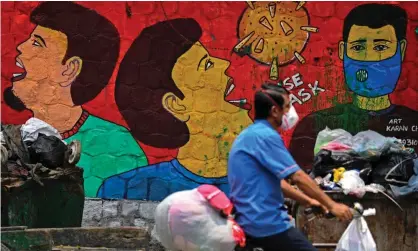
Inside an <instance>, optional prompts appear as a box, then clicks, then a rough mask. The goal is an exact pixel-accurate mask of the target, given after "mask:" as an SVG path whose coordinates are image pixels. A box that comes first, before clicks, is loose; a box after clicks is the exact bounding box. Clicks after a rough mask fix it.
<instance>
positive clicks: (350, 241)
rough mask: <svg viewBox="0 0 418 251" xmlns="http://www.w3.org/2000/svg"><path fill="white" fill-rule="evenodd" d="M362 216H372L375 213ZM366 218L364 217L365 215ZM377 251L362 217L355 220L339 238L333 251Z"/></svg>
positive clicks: (370, 212)
mask: <svg viewBox="0 0 418 251" xmlns="http://www.w3.org/2000/svg"><path fill="white" fill-rule="evenodd" d="M366 211H367V210H366ZM366 211H365V212H364V214H367V215H374V214H375V213H376V212H375V211H367V212H366ZM365 216H366V215H365ZM354 250H355V251H377V249H376V242H375V241H374V239H373V236H372V234H371V232H370V230H369V227H368V225H367V222H366V220H365V219H364V217H360V218H355V219H353V220H352V221H351V223H350V225H348V227H347V229H346V230H345V232H344V233H343V235H342V236H341V239H340V240H339V242H338V244H337V249H336V250H335V251H354Z"/></svg>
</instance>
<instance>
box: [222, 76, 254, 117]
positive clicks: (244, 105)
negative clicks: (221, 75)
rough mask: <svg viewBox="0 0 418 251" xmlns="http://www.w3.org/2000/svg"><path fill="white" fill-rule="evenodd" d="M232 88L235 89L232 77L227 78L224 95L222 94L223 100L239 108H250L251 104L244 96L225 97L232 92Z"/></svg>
mask: <svg viewBox="0 0 418 251" xmlns="http://www.w3.org/2000/svg"><path fill="white" fill-rule="evenodd" d="M234 89H235V84H234V79H232V78H229V80H228V83H227V85H226V88H225V95H224V98H225V101H227V102H228V103H230V104H232V105H235V106H237V107H239V108H242V109H244V110H251V105H250V104H249V103H247V99H246V98H241V99H240V98H238V99H227V97H228V96H229V95H230V94H231V93H232V92H233V90H234Z"/></svg>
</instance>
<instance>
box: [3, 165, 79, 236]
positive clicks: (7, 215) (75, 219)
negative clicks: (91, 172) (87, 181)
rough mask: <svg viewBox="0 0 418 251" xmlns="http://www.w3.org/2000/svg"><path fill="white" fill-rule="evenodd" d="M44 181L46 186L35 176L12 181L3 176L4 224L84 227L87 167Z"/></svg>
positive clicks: (67, 170)
mask: <svg viewBox="0 0 418 251" xmlns="http://www.w3.org/2000/svg"><path fill="white" fill-rule="evenodd" d="M5 181H6V182H5ZM41 182H42V183H43V186H42V185H40V184H39V183H38V182H36V181H34V180H33V179H29V180H26V181H24V182H22V181H17V180H16V181H14V183H13V182H12V183H11V181H10V180H7V178H2V191H1V193H2V226H27V227H28V228H62V227H80V226H81V221H82V217H83V208H84V186H83V183H84V180H83V170H82V169H80V168H77V167H73V168H71V169H66V170H65V172H64V173H63V174H61V175H58V176H54V177H43V178H41ZM4 183H6V184H4ZM7 184H8V185H7ZM11 185H12V186H11Z"/></svg>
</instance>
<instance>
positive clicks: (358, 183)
mask: <svg viewBox="0 0 418 251" xmlns="http://www.w3.org/2000/svg"><path fill="white" fill-rule="evenodd" d="M338 183H339V184H340V186H341V188H342V189H343V192H344V194H354V195H356V196H357V197H358V198H362V197H363V196H364V194H365V193H366V184H365V183H364V181H363V180H362V179H361V178H360V175H359V172H358V171H357V170H350V171H346V172H344V173H343V174H342V178H341V180H340V181H339V182H338Z"/></svg>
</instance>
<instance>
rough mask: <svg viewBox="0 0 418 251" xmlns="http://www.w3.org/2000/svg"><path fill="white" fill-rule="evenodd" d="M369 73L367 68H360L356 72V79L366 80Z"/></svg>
mask: <svg viewBox="0 0 418 251" xmlns="http://www.w3.org/2000/svg"><path fill="white" fill-rule="evenodd" d="M368 76H369V74H368V72H367V70H365V69H360V70H358V71H357V72H356V79H357V81H359V82H365V81H366V80H367V78H368Z"/></svg>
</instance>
